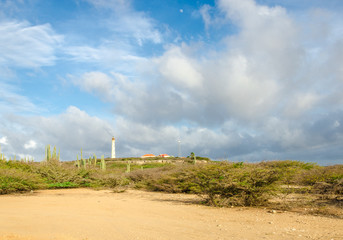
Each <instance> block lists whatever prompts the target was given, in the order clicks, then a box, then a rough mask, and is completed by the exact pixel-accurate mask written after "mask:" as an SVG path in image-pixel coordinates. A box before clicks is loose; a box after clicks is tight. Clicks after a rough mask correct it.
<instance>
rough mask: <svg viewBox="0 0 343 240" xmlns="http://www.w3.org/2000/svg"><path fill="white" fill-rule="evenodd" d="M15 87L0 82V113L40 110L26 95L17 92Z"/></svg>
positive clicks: (35, 111) (34, 111)
mask: <svg viewBox="0 0 343 240" xmlns="http://www.w3.org/2000/svg"><path fill="white" fill-rule="evenodd" d="M18 92H19V90H18V89H17V88H16V87H13V86H11V85H8V84H6V83H1V82H0V114H10V113H14V112H31V113H37V112H40V111H42V109H40V108H39V107H38V106H36V105H35V104H34V103H33V102H32V101H31V100H30V99H29V98H28V97H26V96H23V95H20V94H18Z"/></svg>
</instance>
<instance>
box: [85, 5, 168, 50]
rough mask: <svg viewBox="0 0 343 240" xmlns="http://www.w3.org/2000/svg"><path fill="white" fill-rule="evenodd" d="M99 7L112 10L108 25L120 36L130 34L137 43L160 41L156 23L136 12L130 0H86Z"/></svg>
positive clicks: (160, 35)
mask: <svg viewBox="0 0 343 240" xmlns="http://www.w3.org/2000/svg"><path fill="white" fill-rule="evenodd" d="M86 1H88V2H89V3H91V4H92V5H94V6H95V7H97V8H99V9H110V10H112V11H113V15H112V17H111V19H110V20H109V21H108V27H109V28H110V29H111V30H112V31H114V32H115V33H117V34H121V35H122V37H124V38H125V37H128V36H130V37H131V36H132V37H134V38H135V39H136V41H137V43H138V45H140V46H141V45H143V44H144V43H145V42H146V41H151V42H153V43H155V44H159V43H161V42H162V34H161V32H160V31H159V30H158V28H157V23H156V22H155V21H154V20H153V19H152V18H150V17H149V16H147V15H146V14H145V13H144V12H138V11H135V10H134V9H133V7H132V6H131V1H123V0H111V1H104V0H86Z"/></svg>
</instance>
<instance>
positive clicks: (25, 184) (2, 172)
mask: <svg viewBox="0 0 343 240" xmlns="http://www.w3.org/2000/svg"><path fill="white" fill-rule="evenodd" d="M44 186H45V185H44V183H43V181H42V180H41V179H40V177H39V175H37V174H34V173H28V172H24V171H22V170H19V169H0V194H8V193H13V192H24V191H29V190H34V189H39V188H42V187H44Z"/></svg>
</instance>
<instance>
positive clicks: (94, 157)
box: [93, 153, 98, 167]
mask: <svg viewBox="0 0 343 240" xmlns="http://www.w3.org/2000/svg"><path fill="white" fill-rule="evenodd" d="M93 159H94V167H96V162H97V160H98V159H97V158H96V155H95V153H94V155H93Z"/></svg>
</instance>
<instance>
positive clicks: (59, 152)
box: [57, 149, 61, 161]
mask: <svg viewBox="0 0 343 240" xmlns="http://www.w3.org/2000/svg"><path fill="white" fill-rule="evenodd" d="M60 156H61V149H58V155H57V161H60Z"/></svg>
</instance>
